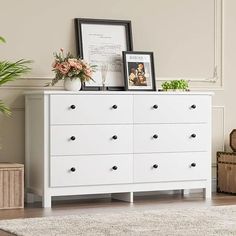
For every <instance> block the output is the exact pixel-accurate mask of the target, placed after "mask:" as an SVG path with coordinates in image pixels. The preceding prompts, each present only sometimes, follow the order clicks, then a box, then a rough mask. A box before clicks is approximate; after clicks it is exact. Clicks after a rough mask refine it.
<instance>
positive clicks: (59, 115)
mask: <svg viewBox="0 0 236 236" xmlns="http://www.w3.org/2000/svg"><path fill="white" fill-rule="evenodd" d="M132 106H133V97H132V96H130V95H99V96H97V95H87V96H85V95H51V96H50V108H51V111H50V119H51V124H118V123H121V124H125V123H127V124H129V123H132V122H133V109H132Z"/></svg>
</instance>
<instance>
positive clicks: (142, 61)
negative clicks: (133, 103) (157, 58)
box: [122, 51, 156, 91]
mask: <svg viewBox="0 0 236 236" xmlns="http://www.w3.org/2000/svg"><path fill="white" fill-rule="evenodd" d="M122 55H123V67H124V69H123V70H124V82H125V90H127V91H156V79H155V68H154V55H153V52H143V51H123V53H122Z"/></svg>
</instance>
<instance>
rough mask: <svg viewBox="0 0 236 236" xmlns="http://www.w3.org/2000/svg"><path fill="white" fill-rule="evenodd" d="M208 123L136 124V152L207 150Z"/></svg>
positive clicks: (208, 144) (208, 138) (208, 146)
mask: <svg viewBox="0 0 236 236" xmlns="http://www.w3.org/2000/svg"><path fill="white" fill-rule="evenodd" d="M209 134H210V132H209V126H208V125H207V124H159V125H155V124H149V125H135V126H134V153H150V152H184V151H207V150H209V148H210V143H209V140H210V137H209Z"/></svg>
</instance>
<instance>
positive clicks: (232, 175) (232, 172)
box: [217, 152, 236, 193]
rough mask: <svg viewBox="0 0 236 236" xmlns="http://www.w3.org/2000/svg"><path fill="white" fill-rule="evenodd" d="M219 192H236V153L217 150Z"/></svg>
mask: <svg viewBox="0 0 236 236" xmlns="http://www.w3.org/2000/svg"><path fill="white" fill-rule="evenodd" d="M217 192H223V193H236V153H227V152H217Z"/></svg>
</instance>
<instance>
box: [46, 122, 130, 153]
mask: <svg viewBox="0 0 236 236" xmlns="http://www.w3.org/2000/svg"><path fill="white" fill-rule="evenodd" d="M50 137H51V138H50V140H51V155H84V154H117V153H132V152H133V126H132V125H54V126H51V135H50Z"/></svg>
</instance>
